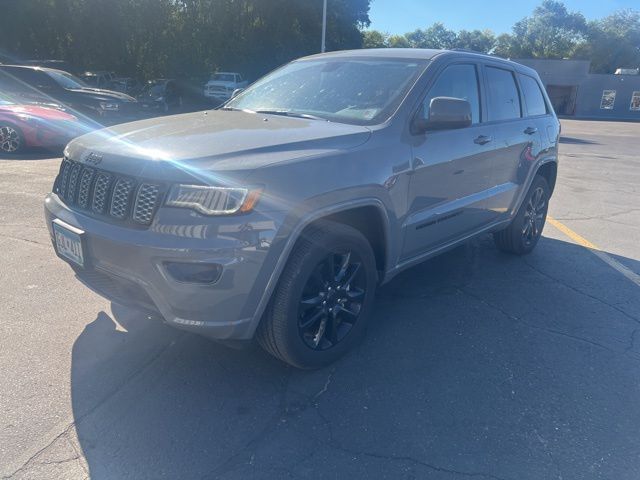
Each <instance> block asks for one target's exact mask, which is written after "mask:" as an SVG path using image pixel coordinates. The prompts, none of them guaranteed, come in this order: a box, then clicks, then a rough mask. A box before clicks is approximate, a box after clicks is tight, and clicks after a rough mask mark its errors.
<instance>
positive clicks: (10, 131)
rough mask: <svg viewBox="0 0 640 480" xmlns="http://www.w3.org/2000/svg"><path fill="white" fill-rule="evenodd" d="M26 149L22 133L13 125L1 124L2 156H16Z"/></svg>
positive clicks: (0, 148) (0, 143) (0, 150)
mask: <svg viewBox="0 0 640 480" xmlns="http://www.w3.org/2000/svg"><path fill="white" fill-rule="evenodd" d="M24 149H25V140H24V135H23V134H22V131H21V130H20V129H19V128H18V127H16V126H15V125H13V124H10V123H0V155H1V154H4V155H15V154H18V153H21V152H22V151H23V150H24Z"/></svg>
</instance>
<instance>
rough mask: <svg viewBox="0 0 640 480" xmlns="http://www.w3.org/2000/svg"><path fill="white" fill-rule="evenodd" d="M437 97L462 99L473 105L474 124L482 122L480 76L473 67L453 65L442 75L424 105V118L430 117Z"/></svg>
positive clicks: (472, 117) (472, 116)
mask: <svg viewBox="0 0 640 480" xmlns="http://www.w3.org/2000/svg"><path fill="white" fill-rule="evenodd" d="M435 97H454V98H462V99H464V100H466V101H468V102H469V103H470V104H471V119H472V122H473V123H479V122H480V101H479V95H478V74H477V73H476V67H475V66H473V65H451V66H449V67H447V68H446V69H445V70H444V72H442V73H441V74H440V76H439V77H438V79H437V80H436V83H435V84H434V85H433V87H431V90H429V93H428V94H427V97H426V98H425V100H424V103H423V109H424V116H425V118H428V117H429V105H430V104H431V100H432V99H433V98H435Z"/></svg>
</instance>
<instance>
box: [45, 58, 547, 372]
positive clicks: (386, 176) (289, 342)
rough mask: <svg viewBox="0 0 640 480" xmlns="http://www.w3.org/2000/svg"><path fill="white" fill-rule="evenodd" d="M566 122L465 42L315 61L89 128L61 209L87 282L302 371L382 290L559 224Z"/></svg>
mask: <svg viewBox="0 0 640 480" xmlns="http://www.w3.org/2000/svg"><path fill="white" fill-rule="evenodd" d="M559 131H560V125H559V122H558V120H557V118H556V116H555V114H554V112H553V110H552V108H551V105H550V102H549V99H548V98H547V96H546V93H545V91H544V89H543V87H542V85H541V83H540V80H539V78H538V76H537V75H536V73H535V72H534V71H533V70H531V69H529V68H526V67H524V66H522V65H518V64H516V63H513V62H509V61H506V60H502V59H499V58H495V57H491V56H486V55H480V54H473V53H468V52H459V51H454V52H451V51H442V50H416V49H384V50H357V51H345V52H334V53H329V54H323V55H316V56H311V57H306V58H302V59H300V60H296V61H294V62H291V63H289V64H287V65H285V66H283V67H281V68H280V69H278V70H276V71H274V72H272V73H270V74H269V75H267V76H265V77H264V78H262V79H260V80H258V81H257V82H255V83H254V84H253V85H251V86H250V87H249V88H247V89H246V90H244V91H243V92H242V93H240V94H239V95H237V96H236V97H234V98H232V99H231V100H230V101H228V102H227V103H226V104H225V105H224V106H223V107H222V108H220V109H218V110H215V111H206V112H198V113H190V114H185V115H175V116H170V117H163V118H158V119H151V120H145V121H141V122H136V123H130V124H125V125H120V126H117V127H114V128H111V129H109V130H102V131H96V132H94V133H90V134H88V135H84V136H82V137H80V138H78V139H76V140H74V141H73V142H71V143H70V144H69V145H68V146H67V148H66V150H65V156H64V160H63V161H62V165H61V167H60V172H59V175H58V176H57V178H56V181H55V184H54V186H53V191H52V193H50V194H49V195H48V196H47V198H46V201H45V216H46V223H47V226H48V228H49V231H50V233H51V238H52V241H53V244H54V247H55V250H56V252H57V254H58V255H59V256H60V257H61V258H62V259H63V260H65V261H67V262H68V263H69V264H70V265H71V267H72V268H73V269H74V270H75V272H76V274H77V277H78V279H79V280H80V281H81V282H83V283H84V284H86V285H87V286H89V287H90V288H92V289H93V290H95V291H96V292H98V293H100V294H102V295H104V296H105V297H107V298H109V299H111V300H113V301H115V302H118V303H122V304H127V305H133V306H137V307H140V308H144V309H147V310H152V311H155V312H159V313H160V314H161V316H162V317H163V318H164V319H165V321H166V322H167V323H169V324H171V325H174V326H176V327H179V328H183V329H187V330H190V331H193V332H198V333H201V334H204V335H207V336H209V337H211V338H214V339H218V340H222V341H227V342H246V341H250V340H252V339H254V338H255V339H257V341H258V342H259V343H260V344H261V345H262V346H263V347H264V348H265V349H266V350H267V351H268V352H270V353H271V354H273V355H274V356H276V357H278V358H280V359H281V360H283V361H285V362H288V363H289V364H291V365H294V366H297V367H301V368H314V367H319V366H322V365H326V364H328V363H330V362H332V361H334V360H336V359H337V358H338V357H339V356H341V355H342V354H344V353H345V352H346V351H347V350H348V349H349V348H351V347H352V346H353V345H354V344H355V343H356V342H357V341H358V340H359V339H360V338H361V337H362V336H363V334H364V332H365V327H366V324H367V320H368V318H369V317H370V315H371V311H372V307H373V301H374V293H375V290H376V287H377V286H378V285H380V284H382V283H384V282H388V281H389V280H390V279H392V278H393V277H394V276H395V275H396V274H397V273H399V272H401V271H402V270H404V269H406V268H409V267H411V266H412V265H415V264H417V263H419V262H421V261H423V260H425V259H427V258H429V257H431V256H433V255H436V254H438V253H441V252H443V251H444V250H447V249H449V248H452V247H454V246H456V245H458V244H460V243H461V242H464V241H466V240H467V239H469V238H470V237H473V236H476V235H479V234H483V233H485V232H491V233H493V236H494V239H495V243H496V244H497V246H498V248H500V249H501V250H503V251H506V252H510V253H514V254H526V253H528V252H530V251H531V250H532V249H533V248H534V247H535V245H536V243H537V241H538V239H539V238H540V235H541V232H542V228H543V226H544V222H545V218H546V213H547V208H548V205H549V199H550V197H551V194H552V192H553V188H554V184H555V180H556V172H557V161H558V152H557V147H558V136H559Z"/></svg>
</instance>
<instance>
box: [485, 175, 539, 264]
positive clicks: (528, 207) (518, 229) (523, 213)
mask: <svg viewBox="0 0 640 480" xmlns="http://www.w3.org/2000/svg"><path fill="white" fill-rule="evenodd" d="M549 198H551V189H550V188H549V184H548V183H547V181H546V180H545V178H544V177H543V176H541V175H536V176H535V177H534V179H533V182H531V187H529V191H528V192H527V195H526V196H525V198H524V201H523V202H522V205H520V209H519V210H518V213H517V214H516V216H515V217H514V219H513V221H512V222H511V224H510V225H509V226H508V227H507V228H505V229H504V230H501V231H499V232H495V233H494V234H493V240H494V241H495V244H496V246H497V247H498V248H499V249H500V250H502V251H503V252H507V253H514V254H516V255H525V254H527V253H530V252H531V251H532V250H533V249H534V248H535V246H536V245H537V244H538V240H540V237H541V236H542V229H543V228H544V224H545V221H546V220H547V210H548V209H549Z"/></svg>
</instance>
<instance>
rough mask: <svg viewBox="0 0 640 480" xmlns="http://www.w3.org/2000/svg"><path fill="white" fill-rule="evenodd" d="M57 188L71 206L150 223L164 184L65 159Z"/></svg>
mask: <svg viewBox="0 0 640 480" xmlns="http://www.w3.org/2000/svg"><path fill="white" fill-rule="evenodd" d="M54 191H55V193H57V194H58V195H59V196H60V197H61V198H62V199H63V200H64V202H65V203H66V204H67V205H69V206H75V207H78V208H81V209H83V210H87V211H89V212H91V213H94V214H98V215H105V216H108V217H111V218H113V219H115V220H120V221H133V222H135V223H137V224H139V225H149V224H151V221H152V220H153V214H154V213H155V211H156V208H157V206H158V204H159V203H160V197H161V187H160V185H158V184H154V183H148V182H145V181H142V180H140V179H136V178H133V177H129V176H124V175H117V174H113V173H109V172H105V171H102V170H99V169H97V168H93V167H89V166H87V165H83V164H81V163H78V162H74V161H73V160H69V159H68V158H65V159H64V160H63V161H62V165H61V166H60V172H59V173H58V177H57V178H56V183H55V186H54Z"/></svg>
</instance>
